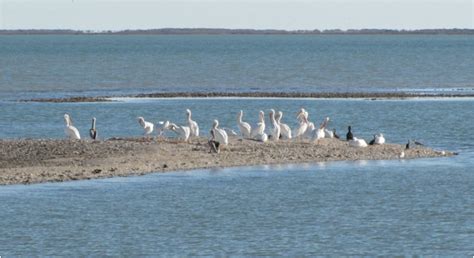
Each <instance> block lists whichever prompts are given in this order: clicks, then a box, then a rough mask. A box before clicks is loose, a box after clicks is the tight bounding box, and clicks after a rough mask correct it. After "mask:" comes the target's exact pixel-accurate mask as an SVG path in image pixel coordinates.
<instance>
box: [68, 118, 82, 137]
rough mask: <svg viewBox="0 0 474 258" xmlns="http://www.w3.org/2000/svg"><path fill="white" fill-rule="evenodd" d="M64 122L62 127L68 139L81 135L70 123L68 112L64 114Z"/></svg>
mask: <svg viewBox="0 0 474 258" xmlns="http://www.w3.org/2000/svg"><path fill="white" fill-rule="evenodd" d="M64 122H66V128H64V132H65V133H66V136H67V137H68V138H69V139H73V140H80V139H81V135H80V134H79V130H77V128H76V127H74V126H73V125H72V119H71V117H70V116H69V114H64Z"/></svg>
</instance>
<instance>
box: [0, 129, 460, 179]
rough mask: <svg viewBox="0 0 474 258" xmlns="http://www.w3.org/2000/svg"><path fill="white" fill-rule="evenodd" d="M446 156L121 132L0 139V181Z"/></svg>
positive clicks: (396, 148)
mask: <svg viewBox="0 0 474 258" xmlns="http://www.w3.org/2000/svg"><path fill="white" fill-rule="evenodd" d="M402 151H404V152H405V157H404V158H405V159H414V158H426V157H440V156H451V155H452V153H450V152H445V153H442V152H440V151H435V150H432V149H430V148H425V147H417V148H411V149H409V150H405V145H399V144H385V145H379V146H368V147H366V148H355V147H350V146H349V145H348V143H347V142H346V141H341V140H338V139H322V140H320V142H319V143H312V142H295V141H278V142H266V143H261V142H256V141H253V140H240V139H237V138H233V139H231V140H230V144H229V145H228V146H226V147H225V148H224V149H223V150H222V152H221V153H219V154H216V153H209V146H208V144H207V139H205V138H200V139H194V140H192V141H191V143H184V142H177V141H175V140H171V139H153V140H151V139H150V140H146V139H143V138H123V139H109V140H105V141H84V140H80V141H70V140H29V139H25V140H0V184H2V185H7V184H31V183H41V182H60V181H69V180H81V179H92V178H106V177H114V176H130V175H143V174H146V173H153V172H168V171H177V170H191V169H200V168H220V167H233V166H248V165H262V164H287V163H307V162H323V161H338V160H390V159H399V155H400V153H401V152H402Z"/></svg>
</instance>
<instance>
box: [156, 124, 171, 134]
mask: <svg viewBox="0 0 474 258" xmlns="http://www.w3.org/2000/svg"><path fill="white" fill-rule="evenodd" d="M158 125H159V126H158V128H156V131H157V133H158V137H161V136H163V134H164V133H165V131H166V130H169V126H170V121H159V122H158Z"/></svg>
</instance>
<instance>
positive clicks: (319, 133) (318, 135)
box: [312, 117, 329, 141]
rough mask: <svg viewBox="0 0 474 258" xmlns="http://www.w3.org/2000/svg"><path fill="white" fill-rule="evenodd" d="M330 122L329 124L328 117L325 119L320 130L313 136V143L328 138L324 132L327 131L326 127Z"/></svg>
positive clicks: (314, 132) (315, 131)
mask: <svg viewBox="0 0 474 258" xmlns="http://www.w3.org/2000/svg"><path fill="white" fill-rule="evenodd" d="M328 122H329V117H326V119H324V121H323V122H322V123H321V125H320V126H319V128H318V129H316V130H314V131H313V136H312V140H313V141H317V140H319V139H322V138H324V137H325V136H326V133H325V131H324V130H325V129H326V125H327V124H328Z"/></svg>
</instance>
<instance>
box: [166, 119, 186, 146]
mask: <svg viewBox="0 0 474 258" xmlns="http://www.w3.org/2000/svg"><path fill="white" fill-rule="evenodd" d="M168 129H169V130H171V131H173V132H174V133H175V134H176V135H178V138H179V139H181V140H183V141H185V142H187V141H188V140H189V137H190V136H191V128H189V126H180V125H177V124H174V123H169V124H168Z"/></svg>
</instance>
